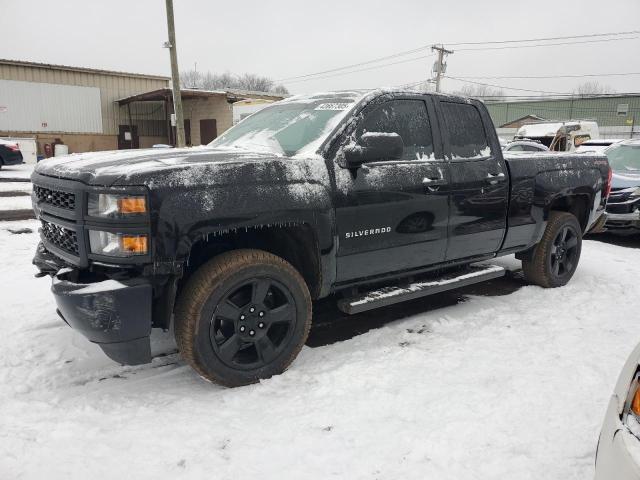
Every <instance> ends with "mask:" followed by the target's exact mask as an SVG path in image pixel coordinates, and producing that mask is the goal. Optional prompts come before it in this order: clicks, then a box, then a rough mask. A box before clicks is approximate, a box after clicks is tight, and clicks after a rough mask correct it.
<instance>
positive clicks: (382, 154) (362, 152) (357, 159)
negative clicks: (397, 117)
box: [344, 132, 404, 168]
mask: <svg viewBox="0 0 640 480" xmlns="http://www.w3.org/2000/svg"><path fill="white" fill-rule="evenodd" d="M403 152H404V142H403V141H402V137H401V136H400V135H398V134H397V133H384V132H367V133H365V134H363V135H362V137H360V140H359V141H358V143H357V144H356V145H350V146H348V147H345V149H344V159H345V162H346V167H347V168H355V167H359V166H360V165H362V164H363V163H365V162H372V161H376V160H397V159H398V158H402V153H403Z"/></svg>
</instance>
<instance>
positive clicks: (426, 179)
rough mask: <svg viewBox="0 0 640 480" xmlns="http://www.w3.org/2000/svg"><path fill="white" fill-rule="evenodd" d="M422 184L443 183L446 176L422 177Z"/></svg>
mask: <svg viewBox="0 0 640 480" xmlns="http://www.w3.org/2000/svg"><path fill="white" fill-rule="evenodd" d="M422 184H423V185H425V186H433V185H443V184H444V178H443V177H424V178H423V179H422Z"/></svg>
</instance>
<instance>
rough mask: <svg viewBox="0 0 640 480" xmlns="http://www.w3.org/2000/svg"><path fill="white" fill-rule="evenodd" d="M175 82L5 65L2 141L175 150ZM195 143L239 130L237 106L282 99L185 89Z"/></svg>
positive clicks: (0, 84)
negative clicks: (167, 147) (235, 119)
mask: <svg viewBox="0 0 640 480" xmlns="http://www.w3.org/2000/svg"><path fill="white" fill-rule="evenodd" d="M169 86H170V85H169V78H168V77H163V76H158V75H144V74H137V73H125V72H114V71H109V70H97V69H91V68H82V67H69V66H64V65H50V64H43V63H34V62H23V61H16V60H2V59H0V137H21V138H34V139H35V140H36V142H37V151H38V154H39V155H43V154H44V153H45V151H46V149H45V145H46V144H52V143H64V144H65V145H67V146H68V148H69V152H70V153H74V152H86V151H99V150H115V149H126V148H147V147H150V146H152V145H154V144H174V140H175V126H172V124H171V114H172V112H173V101H172V96H171V90H170V88H169ZM182 98H183V109H184V113H185V115H184V117H185V129H186V130H187V134H188V144H189V145H201V144H206V143H208V142H210V141H211V140H212V139H214V138H215V137H216V136H218V135H220V134H221V133H222V132H224V131H225V130H226V129H227V128H229V127H231V126H232V125H233V107H232V104H233V103H234V102H237V101H239V100H243V99H247V98H257V99H266V100H269V101H276V100H280V99H282V98H283V96H282V95H276V94H270V93H262V92H241V91H235V90H223V91H202V90H193V89H183V90H182Z"/></svg>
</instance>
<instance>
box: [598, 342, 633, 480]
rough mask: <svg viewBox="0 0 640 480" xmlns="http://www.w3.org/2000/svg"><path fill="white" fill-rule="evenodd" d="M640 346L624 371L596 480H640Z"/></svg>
mask: <svg viewBox="0 0 640 480" xmlns="http://www.w3.org/2000/svg"><path fill="white" fill-rule="evenodd" d="M639 385H640V345H638V346H637V347H636V348H635V349H634V350H633V352H632V353H631V356H630V357H629V359H628V360H627V363H626V364H625V365H624V367H623V368H622V372H621V373H620V377H619V378H618V383H617V384H616V387H615V390H614V391H613V395H612V396H611V399H610V400H609V407H608V408H607V413H606V415H605V417H604V424H603V425H602V431H601V432H600V439H599V441H598V449H597V451H596V476H595V480H612V479H615V480H627V479H629V480H631V479H633V480H639V479H640V389H639V388H638V387H639Z"/></svg>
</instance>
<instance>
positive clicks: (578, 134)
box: [514, 120, 600, 152]
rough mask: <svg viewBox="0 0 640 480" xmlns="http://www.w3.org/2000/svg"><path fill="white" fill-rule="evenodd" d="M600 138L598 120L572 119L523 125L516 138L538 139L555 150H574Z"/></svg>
mask: <svg viewBox="0 0 640 480" xmlns="http://www.w3.org/2000/svg"><path fill="white" fill-rule="evenodd" d="M596 138H600V131H599V129H598V124H597V122H593V121H588V120H571V121H567V122H542V123H531V124H527V125H523V126H522V127H520V128H519V129H518V132H517V133H516V136H515V137H514V140H537V141H539V142H541V143H543V144H544V145H546V146H547V147H548V148H549V150H552V151H554V152H573V151H574V150H575V149H576V148H577V147H579V146H580V145H582V144H583V143H584V142H586V141H588V140H592V139H596Z"/></svg>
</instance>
